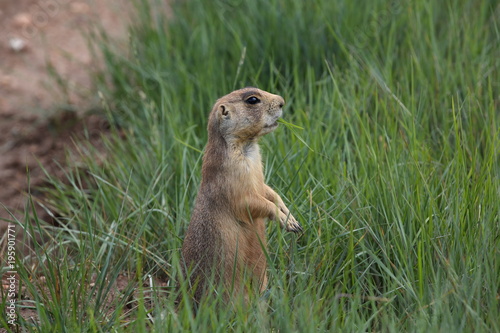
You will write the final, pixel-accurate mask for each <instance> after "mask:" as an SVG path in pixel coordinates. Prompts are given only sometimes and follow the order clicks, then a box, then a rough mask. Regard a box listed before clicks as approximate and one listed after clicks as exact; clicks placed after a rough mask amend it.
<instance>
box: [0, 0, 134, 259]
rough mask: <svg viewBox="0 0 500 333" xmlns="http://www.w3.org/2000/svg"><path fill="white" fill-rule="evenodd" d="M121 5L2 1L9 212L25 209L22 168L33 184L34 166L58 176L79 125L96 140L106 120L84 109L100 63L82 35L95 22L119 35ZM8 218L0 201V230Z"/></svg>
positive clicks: (2, 192) (0, 197)
mask: <svg viewBox="0 0 500 333" xmlns="http://www.w3.org/2000/svg"><path fill="white" fill-rule="evenodd" d="M127 7H129V6H126V5H125V1H124V0H119V1H113V0H80V1H75V0H18V1H1V2H0V203H1V204H3V205H5V206H6V207H7V208H8V210H9V211H10V212H11V213H13V214H14V216H15V218H18V219H22V217H23V215H24V209H25V202H26V193H27V192H28V183H27V178H28V177H27V174H28V171H29V174H30V182H31V188H36V187H37V186H40V185H42V184H43V182H44V179H45V177H44V173H43V172H42V170H41V168H40V165H43V166H44V168H46V170H47V171H48V172H50V173H51V174H55V175H56V176H57V175H58V174H62V171H61V170H60V165H64V164H65V160H66V154H65V150H66V149H72V148H74V145H73V138H74V137H75V136H77V137H78V136H80V137H82V135H81V133H83V129H84V128H85V127H88V128H89V131H90V132H91V133H93V135H92V136H91V138H90V139H91V140H92V141H95V143H96V144H98V141H99V133H100V132H101V131H102V130H105V126H103V122H102V121H101V120H99V119H98V117H97V116H91V117H89V116H88V115H87V114H86V110H88V109H90V108H91V107H92V106H93V105H95V104H96V100H95V97H93V96H94V95H95V94H93V90H92V85H91V74H92V73H93V72H94V71H95V70H96V69H97V68H98V67H99V63H98V61H95V57H93V56H92V54H91V52H90V51H89V48H88V41H87V39H86V38H85V37H84V34H85V32H87V31H89V29H91V28H93V27H95V26H96V25H99V26H102V27H103V28H104V29H105V30H106V32H107V33H108V34H109V35H110V36H112V37H118V39H119V38H120V37H123V36H125V35H126V34H125V32H126V24H127V21H126V20H127V19H126V17H127V11H126V8H127ZM2 219H3V220H2ZM11 219H12V217H11V215H10V213H9V212H7V211H6V210H5V209H3V208H2V207H1V206H0V233H1V234H3V233H4V230H5V227H6V225H7V222H6V221H5V220H11ZM2 248H3V247H1V248H0V252H2Z"/></svg>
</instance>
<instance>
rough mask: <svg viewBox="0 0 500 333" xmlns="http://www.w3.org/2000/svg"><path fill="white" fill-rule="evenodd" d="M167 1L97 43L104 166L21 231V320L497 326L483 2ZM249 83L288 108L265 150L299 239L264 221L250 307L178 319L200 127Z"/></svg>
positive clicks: (495, 136)
mask: <svg viewBox="0 0 500 333" xmlns="http://www.w3.org/2000/svg"><path fill="white" fill-rule="evenodd" d="M161 5H163V2H158V3H149V2H147V1H142V2H139V3H137V19H136V20H134V25H133V26H132V27H131V30H130V49H129V50H128V52H123V51H121V50H116V49H115V48H114V47H113V44H112V43H109V42H107V41H103V42H101V43H100V47H101V50H102V54H103V55H104V59H105V62H106V69H105V71H104V72H103V74H102V75H101V76H100V77H98V78H97V79H98V80H100V83H101V90H100V94H101V96H102V102H103V109H104V110H106V113H107V115H108V117H109V119H110V120H111V121H112V123H113V124H114V127H113V135H112V136H111V137H108V138H107V139H105V143H106V147H107V152H108V153H107V157H106V159H105V160H104V162H103V163H97V162H96V161H95V158H93V157H92V154H90V155H89V156H91V157H88V158H87V159H86V160H85V162H86V163H85V169H84V170H82V168H79V169H77V168H75V169H73V170H71V171H69V172H68V175H67V178H68V179H67V180H66V181H65V182H60V181H58V180H55V179H54V180H53V184H54V186H53V187H52V188H49V189H46V191H47V192H48V193H49V195H50V196H49V197H50V209H51V210H52V211H54V212H57V216H59V217H58V219H59V221H60V222H61V223H60V225H58V226H48V225H46V224H45V223H43V221H39V220H38V219H37V218H36V217H32V218H31V219H30V218H28V217H27V218H26V220H25V221H24V222H23V221H21V222H20V223H19V224H20V226H22V227H23V228H25V229H27V230H29V231H30V233H31V234H35V235H36V234H40V235H42V236H43V237H44V238H46V239H49V241H48V242H47V241H46V242H42V243H40V244H35V250H36V251H35V255H34V256H32V257H29V258H19V265H18V266H19V273H20V282H21V284H22V285H23V286H25V287H26V288H27V293H28V294H29V295H31V296H30V300H29V301H24V302H19V303H18V304H20V305H22V306H28V307H31V308H32V309H33V310H35V311H36V312H37V316H38V319H37V320H36V321H30V320H26V321H21V323H20V325H21V326H23V327H24V328H25V329H26V330H27V331H30V332H48V331H61V332H62V331H68V332H69V331H71V332H77V331H82V332H122V331H123V332H146V331H158V332H164V331H178V330H179V331H180V330H186V331H208V330H210V331H223V332H226V331H235V332H262V331H274V332H278V331H279V332H318V331H342V332H344V331H347V332H353V331H360V332H364V331H381V332H401V331H410V332H429V331H430V332H438V331H441V332H495V331H496V332H498V331H500V319H499V318H500V259H499V258H500V199H499V198H500V155H499V152H500V133H499V126H500V75H499V66H500V22H499V19H498V17H499V13H500V6H499V5H498V2H497V1H459V0H446V1H440V2H438V1H419V2H416V1H404V0H402V1H395V2H389V1H382V0H377V1H369V2H365V3H363V5H360V4H358V3H356V2H350V1H327V0H315V1H311V2H305V1H299V0H290V1H283V0H271V1H263V0H256V1H253V2H245V1H238V0H226V1H222V0H219V1H201V0H198V1H178V2H174V3H173V5H172V6H173V13H172V15H171V17H170V18H169V19H167V18H166V17H165V16H164V15H163V14H160V13H161V11H159V10H157V9H155V8H156V6H161ZM247 85H255V86H258V87H260V88H261V89H265V90H268V91H270V92H273V93H278V94H280V95H282V96H283V97H284V98H285V100H286V101H287V104H286V107H285V112H284V120H285V121H286V122H288V123H289V124H286V123H283V124H282V126H280V128H279V129H278V130H276V131H275V132H274V133H272V134H270V135H268V136H266V137H265V138H264V139H263V140H262V142H261V146H262V151H263V156H264V164H265V173H266V179H267V181H268V183H269V184H270V185H271V186H272V187H273V188H275V189H276V190H277V191H278V193H280V194H281V195H282V197H283V198H284V200H285V202H286V204H287V205H288V207H289V208H290V210H291V211H292V213H293V214H294V216H295V217H296V218H298V219H299V220H300V222H301V223H302V225H303V227H304V229H305V233H304V234H303V235H301V236H299V237H297V236H295V235H292V234H287V233H285V232H284V231H282V230H280V229H279V227H278V225H277V224H276V223H270V224H269V227H268V239H269V246H268V247H269V248H268V250H269V275H270V281H269V288H268V291H267V292H266V293H265V295H264V296H263V297H262V298H261V300H260V301H257V300H255V301H254V302H252V303H251V304H249V305H247V306H236V308H234V309H233V310H231V311H228V310H223V307H221V304H220V300H207V302H206V303H205V304H203V306H202V307H201V311H200V312H199V314H198V316H196V317H193V316H192V313H191V312H190V311H189V309H184V308H182V309H180V310H179V312H178V313H177V314H174V312H173V310H172V309H173V301H174V299H175V296H176V295H177V291H176V289H175V288H174V286H175V284H176V281H177V276H178V271H179V269H178V268H179V267H178V266H179V260H178V257H179V252H180V246H181V244H182V238H183V235H184V233H185V231H186V229H187V225H188V222H189V218H190V211H191V208H192V206H193V202H194V199H195V196H196V192H197V187H198V185H199V182H200V168H201V156H202V153H201V152H202V150H203V147H204V145H205V143H206V130H205V128H206V121H207V116H208V113H209V111H210V109H211V106H212V104H213V103H214V101H215V100H216V99H217V98H218V97H219V96H222V95H224V94H226V93H228V92H229V91H231V90H233V89H234V88H240V87H243V86H247ZM292 124H293V125H295V126H292ZM297 126H298V127H297ZM120 132H121V134H122V136H124V137H125V139H120V138H119V135H120ZM82 149H83V148H82ZM85 149H87V150H89V151H90V152H92V150H93V149H92V147H85ZM84 184H86V185H85V186H84ZM121 273H128V274H129V276H130V277H131V278H130V281H131V284H130V286H129V287H128V288H125V291H123V292H121V293H120V294H119V295H115V294H113V288H114V287H113V284H114V282H115V281H117V280H118V278H119V274H121ZM36 276H44V277H45V279H46V284H45V285H44V286H43V287H40V286H39V282H38V280H37V279H36ZM152 277H154V278H156V279H157V280H155V281H158V280H163V281H170V284H169V285H168V286H166V287H165V286H163V287H161V286H159V285H158V283H157V282H154V283H153V285H151V284H150V283H146V282H149V281H150V279H151V278H152ZM145 283H146V284H145ZM111 296H113V297H111ZM111 298H112V299H111ZM4 302H5V300H4ZM5 320H6V318H5V317H0V321H1V322H2V324H4V323H5Z"/></svg>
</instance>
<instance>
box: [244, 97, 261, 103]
mask: <svg viewBox="0 0 500 333" xmlns="http://www.w3.org/2000/svg"><path fill="white" fill-rule="evenodd" d="M245 102H246V103H248V104H257V103H259V102H260V99H258V98H257V97H255V96H251V97H248V98H247V99H246V101H245Z"/></svg>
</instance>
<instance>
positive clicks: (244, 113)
mask: <svg viewBox="0 0 500 333" xmlns="http://www.w3.org/2000/svg"><path fill="white" fill-rule="evenodd" d="M283 105H285V100H284V99H283V97H281V96H278V95H274V94H271V93H268V92H266V91H263V90H260V89H257V88H253V87H248V88H243V89H239V90H235V91H233V92H231V93H229V94H228V95H226V96H223V97H221V98H219V99H218V100H217V102H216V103H215V105H214V107H213V109H212V112H211V114H210V120H209V132H211V131H212V130H216V131H217V132H218V133H220V135H222V137H224V138H225V139H226V140H237V141H247V140H253V139H255V138H258V137H260V136H262V135H265V134H267V133H270V132H272V131H274V130H275V129H276V128H277V127H278V122H277V121H278V119H279V118H280V117H281V115H282V114H283V110H282V108H283ZM211 127H212V128H211Z"/></svg>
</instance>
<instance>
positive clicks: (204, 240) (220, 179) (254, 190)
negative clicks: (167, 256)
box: [182, 87, 302, 301]
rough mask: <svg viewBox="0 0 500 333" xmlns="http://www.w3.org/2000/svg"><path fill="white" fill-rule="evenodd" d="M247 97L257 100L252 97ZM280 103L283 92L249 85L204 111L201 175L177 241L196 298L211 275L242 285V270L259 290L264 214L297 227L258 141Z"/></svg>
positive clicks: (236, 288)
mask: <svg viewBox="0 0 500 333" xmlns="http://www.w3.org/2000/svg"><path fill="white" fill-rule="evenodd" d="M252 97H255V98H257V99H258V100H259V102H257V103H255V104H251V101H252V99H250V98H252ZM253 101H255V100H253ZM284 103H285V101H284V100H283V98H282V97H281V96H278V95H273V94H270V93H268V92H265V91H262V90H259V89H257V88H252V87H250V88H244V89H240V90H236V91H233V92H232V93H230V94H228V95H226V96H224V97H222V98H220V99H219V100H217V102H216V103H215V105H214V107H213V109H212V112H211V113H210V116H209V120H208V143H207V146H206V149H205V155H204V157H203V167H202V181H201V185H200V189H199V192H198V196H197V199H196V203H195V206H194V210H193V213H192V216H191V222H190V224H189V227H188V231H187V234H186V237H185V239H184V244H183V246H182V256H183V259H184V274H185V275H186V274H188V271H190V272H191V276H190V283H191V288H193V289H194V298H195V300H196V301H199V300H200V299H201V297H202V296H203V295H205V294H206V293H207V292H208V290H209V289H210V288H211V287H210V286H208V285H207V282H208V281H210V280H211V278H212V277H213V278H214V279H213V281H214V282H215V283H216V284H217V283H222V284H223V286H224V287H225V290H226V292H228V291H230V290H231V288H233V292H234V293H239V292H241V291H244V292H245V290H243V285H244V284H245V283H246V282H247V280H245V279H244V277H245V276H248V277H249V278H250V281H251V285H252V286H256V287H257V290H258V291H259V292H262V291H263V290H264V289H265V287H266V284H267V274H266V267H267V263H266V257H265V253H264V251H265V249H266V247H267V244H266V235H265V221H266V220H267V219H270V220H276V221H279V222H280V223H281V225H282V226H283V227H285V228H286V230H288V231H294V232H299V231H302V228H301V226H300V224H299V223H298V222H297V221H296V220H295V218H294V217H293V216H292V215H291V214H290V212H289V210H288V208H287V207H286V206H285V204H284V203H283V200H282V199H281V198H280V196H279V195H278V194H277V193H276V192H275V191H274V190H273V189H271V188H270V187H269V186H268V185H266V184H265V183H264V173H263V169H262V162H261V156H260V151H259V145H258V142H257V141H258V138H259V137H260V136H262V135H265V134H267V133H270V132H272V131H273V130H274V129H276V127H277V126H278V125H277V123H276V120H277V119H278V118H279V117H280V116H281V114H282V107H283V105H284ZM227 296H228V294H226V297H227Z"/></svg>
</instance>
